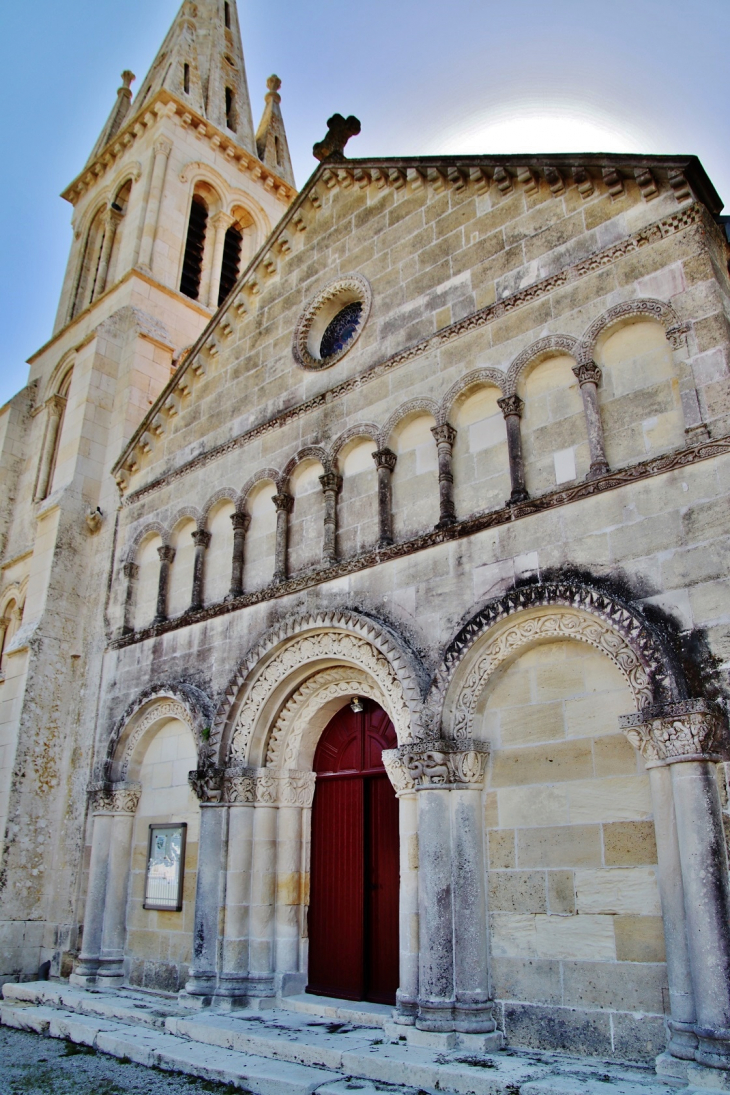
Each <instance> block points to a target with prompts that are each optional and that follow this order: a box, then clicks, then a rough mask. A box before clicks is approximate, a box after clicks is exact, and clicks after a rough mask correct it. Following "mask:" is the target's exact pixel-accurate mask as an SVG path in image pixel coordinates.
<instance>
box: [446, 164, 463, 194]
mask: <svg viewBox="0 0 730 1095" xmlns="http://www.w3.org/2000/svg"><path fill="white" fill-rule="evenodd" d="M446 177H447V178H448V180H449V182H450V183H451V185H452V186H453V188H454V190H455V191H456V193H457V194H460V193H461V192H462V190H466V178H465V175H464V171H463V170H462V168H460V167H456V166H454V167H450V168H449V169H448V171H447V172H446Z"/></svg>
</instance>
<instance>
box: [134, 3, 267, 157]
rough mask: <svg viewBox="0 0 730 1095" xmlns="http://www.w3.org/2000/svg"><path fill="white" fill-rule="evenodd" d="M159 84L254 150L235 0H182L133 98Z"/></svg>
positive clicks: (139, 99) (139, 102)
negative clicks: (183, 0)
mask: <svg viewBox="0 0 730 1095" xmlns="http://www.w3.org/2000/svg"><path fill="white" fill-rule="evenodd" d="M161 88H165V90H167V91H169V92H170V93H171V94H173V95H175V97H176V98H178V99H180V100H181V101H182V102H186V103H189V104H190V109H191V110H193V111H194V112H195V113H197V114H200V115H201V116H202V117H203V118H205V119H206V120H207V121H209V122H211V123H212V124H213V125H214V126H216V127H217V128H218V129H222V130H228V131H231V132H232V133H234V134H235V139H236V142H237V144H239V145H241V147H242V148H245V149H246V150H247V151H248V152H251V153H253V154H255V147H254V137H253V118H252V116H251V102H250V99H249V95H248V83H247V81H246V66H245V64H244V60H243V45H242V43H241V31H240V28H239V22H238V8H237V6H236V0H195V2H193V0H185V2H184V3H183V5H182V7H181V8H180V10H179V12H178V13H177V16H176V17H175V20H174V22H173V24H172V26H171V27H170V30H169V31H168V33H167V37H166V38H165V41H164V42H163V43H162V46H161V48H160V51H159V53H158V54H157V57H156V58H155V60H154V61H153V63H152V67H151V68H150V70H149V72H148V73H147V76H146V77H145V79H144V82H143V83H142V86H141V87H140V89H139V92H138V93H137V96H136V98H135V100H134V110H135V111H136V110H138V109H140V108H141V107H142V106H143V105H144V103H145V102H146V100H148V99H150V98H151V97H152V96H153V95H154V94H156V92H158V91H159V90H160V89H161Z"/></svg>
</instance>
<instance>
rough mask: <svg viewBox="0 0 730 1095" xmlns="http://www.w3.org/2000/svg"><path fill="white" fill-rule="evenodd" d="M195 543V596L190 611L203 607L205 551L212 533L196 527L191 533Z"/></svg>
mask: <svg viewBox="0 0 730 1095" xmlns="http://www.w3.org/2000/svg"><path fill="white" fill-rule="evenodd" d="M191 536H192V538H193V542H194V543H195V562H194V564H193V596H192V598H191V601H190V611H191V612H194V611H195V610H196V609H197V608H202V607H203V590H204V585H205V553H206V551H207V550H208V548H209V547H210V533H209V532H208V531H207V530H206V529H202V528H196V530H195V532H193V533H191Z"/></svg>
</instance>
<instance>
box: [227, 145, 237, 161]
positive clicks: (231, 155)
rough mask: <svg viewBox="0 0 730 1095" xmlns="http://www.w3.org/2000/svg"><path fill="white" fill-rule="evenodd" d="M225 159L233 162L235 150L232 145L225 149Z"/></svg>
mask: <svg viewBox="0 0 730 1095" xmlns="http://www.w3.org/2000/svg"><path fill="white" fill-rule="evenodd" d="M226 157H227V159H229V160H235V158H236V150H235V148H234V147H233V145H232V144H229V146H228V148H227V149H226Z"/></svg>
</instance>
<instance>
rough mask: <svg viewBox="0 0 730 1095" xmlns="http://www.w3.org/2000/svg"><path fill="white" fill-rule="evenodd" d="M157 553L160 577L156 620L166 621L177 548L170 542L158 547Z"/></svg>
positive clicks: (159, 621) (158, 621)
mask: <svg viewBox="0 0 730 1095" xmlns="http://www.w3.org/2000/svg"><path fill="white" fill-rule="evenodd" d="M157 554H158V555H159V557H160V577H159V581H158V584H157V612H156V614H155V619H154V622H155V623H156V624H160V623H164V621H165V620H166V619H167V591H168V588H169V585H170V567H171V566H172V561H173V559H174V558H175V549H174V547H170V545H169V544H163V545H162V547H158V549H157Z"/></svg>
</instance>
